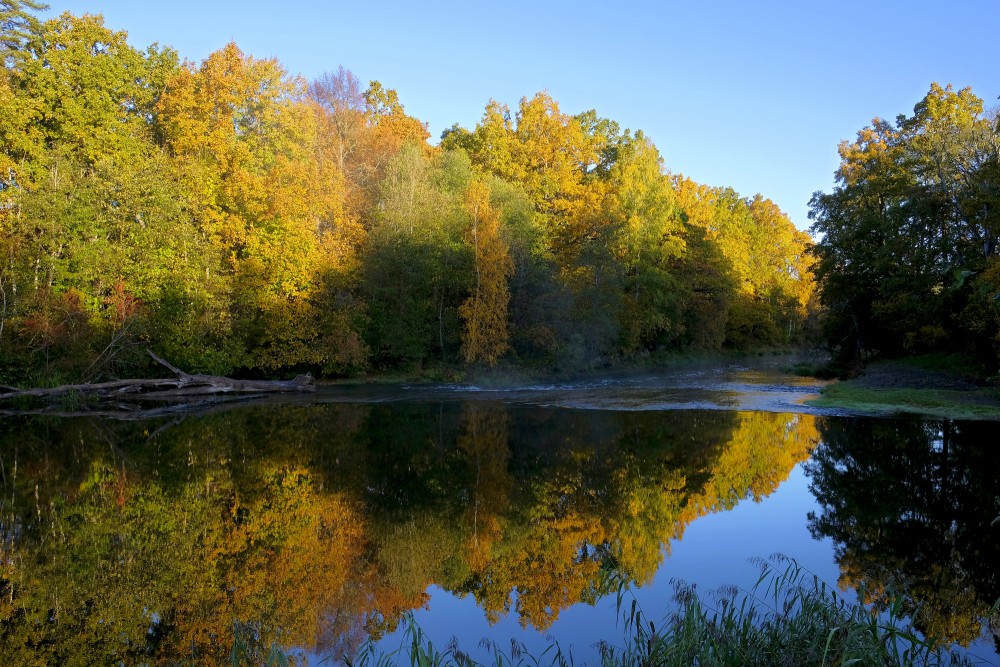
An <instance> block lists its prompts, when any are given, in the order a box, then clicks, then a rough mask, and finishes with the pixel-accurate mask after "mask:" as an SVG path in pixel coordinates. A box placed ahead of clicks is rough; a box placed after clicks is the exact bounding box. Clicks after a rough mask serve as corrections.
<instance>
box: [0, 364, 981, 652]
mask: <svg viewBox="0 0 1000 667" xmlns="http://www.w3.org/2000/svg"><path fill="white" fill-rule="evenodd" d="M819 386H820V383H818V382H817V381H813V380H810V379H803V378H797V377H794V376H790V375H786V374H785V373H784V372H783V371H782V370H781V364H780V363H779V362H777V361H773V360H768V359H766V358H765V359H762V360H755V361H753V362H742V363H733V364H728V365H716V366H712V365H702V366H691V367H686V368H684V369H682V370H675V371H672V372H664V373H660V374H654V373H643V374H620V375H615V376H611V377H601V378H591V379H583V380H577V381H567V382H560V383H546V384H535V385H521V386H516V387H499V388H498V387H479V386H470V385H393V386H372V385H365V386H353V387H352V386H337V387H328V388H324V389H322V390H321V391H320V392H318V393H317V394H316V395H315V396H310V397H308V398H296V399H281V400H273V399H269V400H266V401H264V402H261V403H255V404H249V405H236V406H233V405H230V406H225V407H220V408H216V409H214V410H209V411H206V412H205V413H203V414H200V415H188V416H185V417H178V418H173V419H171V418H160V419H155V420H147V421H125V420H122V421H111V420H98V419H87V418H72V419H66V418H54V417H38V416H32V417H15V418H6V419H5V420H4V421H3V423H2V424H0V473H2V476H0V548H2V556H3V557H2V558H0V568H2V569H0V664H4V665H7V664H53V665H55V664H58V665H64V664H67V665H69V664H84V665H85V664H124V665H134V664H136V665H137V664H223V663H227V664H228V661H229V656H230V653H231V651H232V648H233V646H234V645H236V644H245V645H247V646H249V647H250V648H251V649H254V650H258V651H262V652H263V653H261V654H260V655H264V653H266V649H267V647H269V646H271V645H278V646H281V647H283V648H284V649H285V650H287V651H291V652H292V654H293V655H298V656H300V657H304V658H306V659H308V661H309V664H319V663H324V661H326V662H325V663H324V664H329V663H330V662H336V661H339V660H340V659H341V658H342V657H343V656H344V655H350V654H352V653H353V652H355V651H357V650H358V648H359V647H360V646H362V645H363V644H364V643H365V642H366V641H368V640H369V638H371V639H372V640H373V641H375V642H377V646H378V647H379V649H380V650H384V651H387V652H388V651H392V650H395V649H396V648H398V647H399V646H401V645H402V643H404V642H405V641H407V636H408V635H406V626H407V624H408V623H410V622H411V620H410V619H412V622H414V623H416V624H417V625H418V626H419V627H420V629H421V631H422V632H423V633H425V635H426V636H427V637H429V638H431V639H432V640H433V642H434V643H435V645H436V646H441V647H443V646H446V645H448V644H449V643H451V642H455V643H457V645H458V646H459V647H460V648H461V649H462V650H463V651H466V652H468V653H470V654H472V655H473V657H477V658H485V657H488V655H489V651H488V650H487V649H486V648H485V647H484V646H483V645H482V642H481V640H482V639H483V638H490V640H492V641H495V642H497V643H498V645H501V646H509V645H510V641H511V640H512V639H513V640H514V641H516V642H518V643H519V644H523V645H524V646H525V647H526V648H527V649H528V650H529V651H531V652H534V653H536V654H537V653H538V652H540V651H542V650H544V649H545V647H546V646H549V645H551V643H552V642H553V641H556V642H558V644H559V646H560V647H561V649H562V650H563V651H565V652H567V653H569V652H571V653H572V655H573V657H574V662H575V663H576V664H583V663H588V664H593V663H594V662H596V661H597V660H598V656H599V652H598V648H597V643H598V642H599V641H606V642H608V643H610V644H614V643H615V642H618V641H620V639H621V632H622V628H621V622H620V614H619V611H618V609H617V608H616V603H617V600H618V596H617V593H618V591H617V589H613V588H610V587H609V584H608V578H607V574H608V572H609V571H611V570H613V571H614V572H615V573H616V575H617V576H618V577H619V578H620V579H624V581H626V582H627V583H628V584H629V586H628V589H627V590H626V592H625V594H626V595H628V596H629V597H628V599H629V600H632V599H634V600H635V601H636V603H637V605H639V606H640V607H641V608H642V609H643V610H644V612H645V613H646V614H647V616H649V617H651V618H656V619H658V618H660V617H661V616H662V615H663V614H665V613H667V611H668V609H669V607H670V604H671V600H672V596H673V592H674V590H675V586H676V585H677V582H678V581H681V580H683V581H684V582H687V583H689V584H694V585H696V586H697V589H698V590H699V591H703V592H704V593H705V594H709V592H710V591H712V590H713V589H716V588H718V587H720V586H724V585H735V586H738V587H741V588H743V589H749V588H750V587H752V585H753V584H754V582H755V581H756V580H757V578H758V576H759V569H758V567H757V565H756V564H754V561H755V559H761V558H764V559H766V558H768V557H770V556H771V555H772V554H775V553H780V554H783V555H784V556H785V557H788V558H793V559H795V562H797V563H798V564H799V565H800V566H801V567H803V568H805V569H806V570H808V571H809V572H811V573H815V574H816V575H817V576H819V577H820V578H821V579H823V580H825V581H827V582H829V583H830V584H831V585H834V586H837V585H839V586H840V587H841V589H842V590H844V591H845V592H844V595H845V596H856V593H855V592H854V591H855V590H857V589H859V588H860V587H862V586H863V587H864V589H865V590H868V591H882V590H885V589H886V587H887V586H892V587H894V590H897V591H898V593H899V595H900V596H901V599H902V600H903V605H904V609H906V610H909V611H912V610H915V609H918V608H919V609H920V610H921V611H920V615H919V618H921V619H922V620H921V621H920V624H919V627H920V629H921V630H923V631H925V632H931V633H933V634H936V635H938V636H942V637H946V638H948V639H949V640H951V641H954V642H958V643H960V644H962V645H965V646H968V647H969V649H968V650H969V651H970V652H971V654H972V655H973V656H975V657H976V658H977V659H980V660H982V661H984V662H985V663H988V664H1000V657H998V655H997V653H996V652H995V651H996V649H995V646H994V638H993V637H992V636H991V634H990V628H989V624H988V623H987V622H985V619H986V618H987V616H988V615H989V609H990V607H991V605H992V603H993V602H994V601H996V600H997V599H998V598H1000V580H998V568H997V567H996V565H997V563H1000V525H998V524H1000V521H998V520H997V518H998V515H1000V475H998V474H997V472H996V461H997V460H998V456H997V455H998V451H997V447H998V442H997V441H998V440H1000V439H998V438H997V433H996V424H995V423H988V422H947V421H940V420H939V421H927V420H920V419H915V418H886V417H881V418H863V417H855V416H850V415H844V414H837V413H834V412H829V411H827V412H824V411H820V410H815V409H810V408H807V407H804V406H803V405H802V401H803V400H804V399H805V398H807V397H808V396H810V395H812V394H814V393H815V392H816V391H818V389H819ZM782 562H787V561H782ZM616 581H617V580H616Z"/></svg>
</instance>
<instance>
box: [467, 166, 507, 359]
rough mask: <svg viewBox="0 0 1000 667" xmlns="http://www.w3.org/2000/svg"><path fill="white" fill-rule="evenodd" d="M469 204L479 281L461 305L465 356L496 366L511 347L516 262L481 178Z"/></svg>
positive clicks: (470, 193)
mask: <svg viewBox="0 0 1000 667" xmlns="http://www.w3.org/2000/svg"><path fill="white" fill-rule="evenodd" d="M465 206H466V209H467V211H468V214H469V220H470V224H469V229H468V231H467V232H466V237H467V241H468V243H469V245H470V246H471V247H472V254H473V265H474V268H475V273H476V281H475V287H474V290H473V292H472V294H470V295H469V298H468V299H466V301H465V303H463V304H462V306H461V307H460V308H459V309H458V314H459V316H460V317H461V318H462V320H463V322H464V324H465V330H464V331H463V335H462V356H463V357H464V358H465V360H466V362H468V363H474V362H477V361H484V362H486V363H487V364H489V365H491V366H492V365H493V364H495V363H496V362H497V359H498V358H499V357H500V356H501V355H502V354H503V353H504V352H506V351H507V348H508V347H509V343H508V341H509V338H510V336H509V334H508V324H507V305H508V303H509V301H510V290H509V289H508V287H507V280H508V279H509V278H510V275H511V273H512V272H513V269H514V265H513V262H512V261H511V259H510V254H509V251H508V249H507V246H506V244H505V243H504V241H503V238H502V237H501V235H500V219H499V216H498V215H497V212H496V211H495V210H493V208H492V207H491V205H490V200H489V187H488V186H487V185H486V184H484V183H482V182H480V181H473V182H472V183H470V184H469V189H468V191H467V192H466V195H465Z"/></svg>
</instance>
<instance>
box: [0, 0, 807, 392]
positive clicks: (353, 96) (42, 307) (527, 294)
mask: <svg viewBox="0 0 1000 667" xmlns="http://www.w3.org/2000/svg"><path fill="white" fill-rule="evenodd" d="M0 8H2V21H0V49H2V59H3V62H4V69H3V73H2V75H0V230H2V234H0V350H2V354H0V381H3V382H7V383H11V384H17V383H33V382H34V383H41V382H54V381H60V380H62V381H70V380H80V379H84V380H89V379H97V378H101V377H110V376H122V375H128V374H134V373H138V372H141V371H142V370H143V369H144V368H145V366H146V364H147V363H148V361H147V359H146V357H145V355H144V354H143V350H144V349H145V348H147V347H148V348H151V349H153V350H155V351H156V352H157V353H158V354H160V355H161V356H163V357H165V358H167V359H170V360H171V361H173V362H174V363H175V364H177V365H178V366H181V367H182V368H185V370H189V371H191V372H210V373H242V374H250V375H271V374H282V373H286V372H291V371H293V370H294V371H300V370H307V369H308V370H312V371H313V372H315V373H318V374H321V375H326V376H338V375H347V374H355V373H362V372H371V371H386V370H394V369H405V370H408V371H409V370H413V369H427V368H429V367H441V368H445V367H460V366H463V365H493V364H496V363H499V362H503V363H510V364H517V363H528V364H542V365H547V366H555V367H558V368H580V367H587V366H594V365H596V364H607V363H613V362H615V361H617V360H621V359H624V358H630V357H635V356H641V355H647V354H650V353H656V352H659V351H684V350H696V351H705V350H717V349H720V348H723V347H726V348H752V347H759V346H781V345H788V344H794V343H796V342H799V341H801V340H802V339H803V337H804V336H805V335H806V333H807V331H808V329H809V325H810V322H811V321H812V319H814V317H813V315H814V314H815V310H816V308H815V306H816V301H815V299H814V296H813V292H814V281H813V277H812V272H811V265H812V261H813V260H812V258H811V256H810V255H809V254H808V250H809V247H810V237H809V236H808V235H807V234H806V233H804V232H800V231H798V230H796V228H795V227H794V225H793V224H792V223H791V222H790V221H789V219H788V218H787V217H786V216H785V215H784V214H783V213H782V212H781V211H780V210H779V209H778V207H777V206H776V205H775V204H774V203H773V202H771V201H769V200H767V199H765V198H763V197H761V196H760V195H757V196H755V197H752V198H748V197H744V196H741V195H740V194H738V193H737V192H735V191H733V190H732V189H730V188H725V187H709V186H706V185H702V184H699V183H695V182H693V181H691V180H690V179H687V178H685V177H683V176H681V175H676V174H673V173H671V172H670V171H669V170H667V169H666V167H665V165H664V161H663V158H662V157H661V155H660V153H659V151H658V150H657V148H656V147H655V146H654V144H653V143H652V142H651V141H650V140H649V138H648V137H646V136H645V135H644V134H643V133H642V132H641V131H637V132H632V131H630V130H627V129H622V128H621V127H620V126H619V125H618V124H617V123H615V122H614V121H612V120H609V119H606V118H601V117H599V116H598V115H597V114H596V112H594V111H587V112H584V113H581V114H576V115H572V114H568V113H565V112H563V111H562V110H561V109H560V107H559V105H558V103H557V101H556V100H554V99H553V98H552V97H551V96H550V95H548V94H547V93H544V92H542V93H538V94H536V95H534V96H533V97H530V98H524V99H522V100H521V101H520V103H519V104H518V105H517V106H516V108H513V109H511V108H510V107H508V106H506V105H503V104H500V103H498V102H495V101H491V102H490V103H489V104H488V105H487V106H486V109H485V111H484V114H483V116H482V119H481V120H480V122H479V123H478V124H477V125H476V127H475V128H472V129H467V128H463V127H459V126H457V125H456V126H454V127H452V128H450V129H448V130H447V131H445V132H444V134H443V135H442V137H441V139H440V142H439V144H438V145H433V144H432V143H431V142H430V141H429V134H428V131H427V129H426V124H425V123H423V122H421V121H420V120H419V119H416V118H414V117H412V116H410V115H408V114H407V113H406V112H405V110H404V107H403V105H402V103H401V102H400V100H399V97H398V95H397V94H396V92H395V91H394V90H392V89H390V88H387V87H385V86H383V85H382V84H380V83H379V82H378V81H372V82H371V83H370V84H369V85H368V86H367V87H364V86H362V84H361V83H360V82H359V80H358V79H357V77H355V76H354V75H353V74H352V73H351V72H350V71H349V70H347V69H344V68H343V67H340V68H339V69H336V70H333V71H330V72H328V73H326V74H323V75H322V76H320V77H318V78H317V79H316V80H314V81H311V82H308V81H305V80H303V79H302V78H300V77H295V76H291V75H289V74H288V73H287V72H286V71H285V70H284V69H283V68H282V66H281V65H280V63H279V62H278V61H276V60H274V59H257V58H254V57H252V56H250V55H247V54H245V53H243V52H242V51H241V50H240V49H239V48H238V47H237V46H236V45H235V44H229V45H227V46H225V47H224V48H222V49H220V50H219V51H216V52H214V53H212V54H211V55H210V56H208V57H207V58H206V59H205V60H204V61H203V62H201V63H193V62H189V61H184V62H182V61H181V60H180V58H179V56H178V54H177V53H176V52H175V51H174V50H172V49H170V48H165V47H162V46H159V45H156V44H154V45H152V46H150V47H149V48H148V49H146V50H144V51H143V50H138V49H136V48H133V47H132V46H130V45H129V44H128V42H127V41H126V37H127V35H126V33H124V32H120V31H115V30H111V29H109V28H107V27H106V26H105V25H104V22H103V19H102V18H101V17H100V16H93V15H83V16H74V15H71V14H68V13H66V14H63V15H61V16H59V17H57V18H52V19H49V20H45V21H43V20H41V19H40V18H39V17H38V10H39V9H40V5H38V4H37V3H36V2H34V0H4V2H2V3H0Z"/></svg>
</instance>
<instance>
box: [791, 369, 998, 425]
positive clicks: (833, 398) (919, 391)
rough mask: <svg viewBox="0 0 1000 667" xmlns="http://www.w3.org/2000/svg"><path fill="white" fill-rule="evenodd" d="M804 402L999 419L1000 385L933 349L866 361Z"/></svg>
mask: <svg viewBox="0 0 1000 667" xmlns="http://www.w3.org/2000/svg"><path fill="white" fill-rule="evenodd" d="M805 404H806V405H809V406H812V407H817V408H833V409H840V410H845V411H849V412H856V413H861V414H870V415H888V414H895V413H907V414H919V415H923V416H928V417H937V418H942V419H996V420H1000V386H997V384H996V383H995V380H993V381H991V380H990V379H989V378H987V377H984V375H983V374H982V373H981V372H980V371H979V369H977V368H975V367H974V366H971V365H969V364H968V363H967V362H966V361H965V360H963V359H962V358H960V357H957V356H954V355H950V356H941V355H933V356H925V357H913V358H909V359H894V360H885V361H877V362H874V363H871V364H869V365H868V366H866V367H865V369H864V370H863V371H862V372H861V374H860V375H858V376H857V377H855V378H852V379H850V380H841V381H838V382H834V383H832V384H829V385H827V386H826V387H824V388H823V390H822V392H821V393H820V396H819V397H818V398H814V399H810V400H808V401H806V403H805Z"/></svg>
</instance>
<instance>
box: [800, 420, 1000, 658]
mask: <svg viewBox="0 0 1000 667" xmlns="http://www.w3.org/2000/svg"><path fill="white" fill-rule="evenodd" d="M820 430H821V434H822V444H821V445H820V446H819V448H817V450H816V452H815V453H814V454H813V457H812V460H811V461H810V462H809V463H808V464H807V470H808V472H809V474H810V475H811V477H812V486H811V488H812V490H813V493H815V495H816V498H817V500H818V501H819V503H820V506H821V507H822V510H821V512H820V513H819V514H818V515H811V516H810V530H811V532H812V534H813V535H814V536H815V537H818V538H819V537H831V538H833V540H834V542H835V543H836V555H837V560H838V562H839V564H840V569H841V579H840V583H841V585H842V586H844V587H847V586H851V587H855V588H858V587H861V586H863V587H864V591H865V594H866V597H867V600H866V601H868V602H875V603H879V602H882V603H884V602H885V600H886V595H887V592H888V591H890V590H892V591H893V592H895V593H897V594H902V596H903V599H904V603H905V605H906V607H907V610H908V611H909V612H910V613H916V617H917V620H918V626H919V627H920V628H921V630H923V631H924V632H926V633H927V634H929V635H931V636H935V637H938V638H941V639H945V640H948V641H954V642H959V643H961V644H963V645H968V643H969V642H971V641H973V640H974V639H976V638H977V637H978V636H979V635H980V633H981V631H982V626H983V622H984V619H985V618H986V617H988V616H989V613H990V608H991V606H992V605H993V603H994V602H996V601H997V599H998V598H1000V579H998V571H997V568H996V564H997V563H1000V522H998V521H997V517H998V514H1000V476H998V475H997V467H996V462H997V449H996V435H997V427H996V424H993V423H986V422H922V421H916V420H882V419H830V420H824V421H823V422H822V423H821V426H820ZM997 631H998V628H997V626H996V623H995V622H994V623H993V627H992V632H993V633H994V640H996V633H997Z"/></svg>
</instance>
